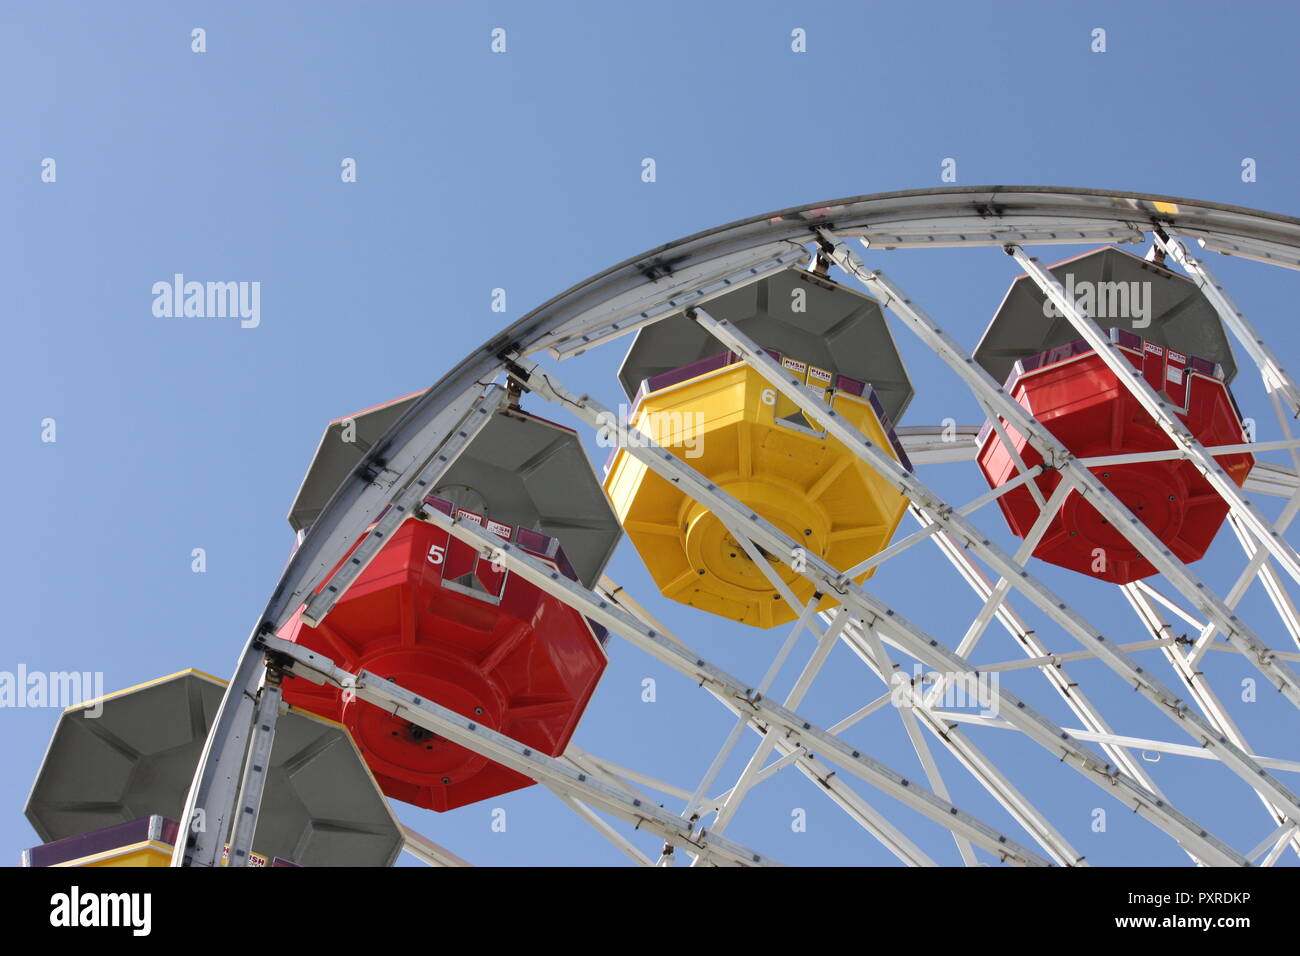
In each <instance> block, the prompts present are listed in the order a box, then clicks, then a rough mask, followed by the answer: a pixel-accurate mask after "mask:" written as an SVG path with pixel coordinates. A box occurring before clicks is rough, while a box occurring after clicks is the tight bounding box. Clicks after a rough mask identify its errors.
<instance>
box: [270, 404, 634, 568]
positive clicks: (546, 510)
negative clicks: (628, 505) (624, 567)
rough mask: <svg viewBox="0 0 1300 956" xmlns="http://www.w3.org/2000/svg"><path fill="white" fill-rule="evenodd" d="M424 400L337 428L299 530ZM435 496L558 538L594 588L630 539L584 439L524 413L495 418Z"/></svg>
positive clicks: (306, 489) (318, 463)
mask: <svg viewBox="0 0 1300 956" xmlns="http://www.w3.org/2000/svg"><path fill="white" fill-rule="evenodd" d="M420 394H421V393H417V394H415V395H408V396H406V397H405V398H400V399H396V400H394V401H392V402H387V403H385V404H383V405H378V406H375V407H374V408H371V409H367V410H366V411H364V412H359V413H357V414H356V415H352V416H349V417H348V418H341V419H338V420H337V421H333V422H330V424H329V425H328V426H327V427H326V429H325V434H324V435H323V436H322V437H321V441H320V445H319V446H318V447H317V449H316V455H315V457H314V458H313V459H312V463H311V465H310V467H309V468H308V469H307V474H306V476H305V477H304V478H303V481H302V485H301V487H300V488H299V489H298V494H297V497H296V498H295V499H294V502H293V506H292V507H291V508H290V510H289V524H290V525H291V526H292V527H293V529H294V530H295V531H299V530H303V529H305V528H307V527H309V526H310V525H311V523H312V522H313V521H315V520H316V517H317V516H318V515H319V514H320V512H321V509H322V508H324V507H325V503H326V502H327V501H328V500H329V498H330V495H332V494H333V493H334V490H335V489H336V488H337V487H338V486H339V485H340V484H341V483H342V482H343V480H344V479H345V478H346V477H347V476H348V475H349V474H350V473H351V471H352V469H353V468H354V467H355V466H356V464H357V462H359V461H360V460H361V458H362V457H363V456H364V455H365V453H366V451H367V450H368V449H369V448H370V447H371V445H373V444H374V443H375V442H376V441H378V440H379V439H380V438H381V437H383V435H384V433H385V432H386V431H387V430H388V428H389V427H390V426H391V425H392V424H393V423H394V422H395V421H397V419H399V418H400V417H401V416H402V415H403V414H404V413H405V412H406V409H407V408H409V407H410V406H411V405H412V404H413V403H414V402H415V401H416V400H417V399H418V398H419V397H420ZM349 421H351V422H352V423H353V425H354V428H355V434H354V435H353V438H354V440H353V441H350V442H349V441H344V440H343V438H344V428H345V427H346V426H347V423H348V422H349ZM434 494H437V495H440V496H441V497H444V498H449V499H451V500H452V501H454V502H455V503H456V504H457V505H458V506H460V507H462V508H468V509H469V510H471V511H474V512H476V513H485V515H484V516H485V517H488V518H492V519H494V520H496V521H502V522H505V523H506V524H510V525H515V526H516V527H525V528H532V529H534V530H537V531H541V532H542V533H544V534H549V535H551V536H553V537H555V538H558V539H559V541H560V545H561V546H562V547H563V548H564V553H565V554H566V555H567V556H568V559H569V562H570V563H571V564H572V565H573V569H574V571H575V572H576V573H577V575H578V579H579V580H580V581H581V582H582V583H583V584H585V585H586V586H588V587H591V586H592V585H594V584H595V583H596V581H597V580H598V579H599V578H600V575H601V573H602V572H603V571H604V569H605V565H606V564H608V562H609V559H610V557H611V556H612V555H613V553H614V549H615V547H616V546H617V545H618V542H619V539H620V537H621V536H622V533H623V531H622V528H621V527H620V526H619V523H618V519H617V518H616V517H615V515H614V510H613V508H611V507H610V504H609V499H608V498H606V497H605V492H604V489H603V488H602V487H601V484H600V481H599V480H598V479H597V478H596V473H595V470H594V469H593V468H592V465H591V460H590V459H589V458H588V457H587V453H586V451H585V450H584V449H583V447H582V442H581V440H580V439H579V438H578V436H577V435H576V434H575V433H574V432H573V431H572V430H571V429H568V428H564V427H563V426H560V425H556V424H555V423H553V422H549V421H546V420H545V419H541V418H537V417H536V416H534V415H530V414H528V413H527V412H523V411H521V410H519V409H518V408H504V409H502V410H500V411H498V412H496V413H495V414H494V415H493V416H492V420H491V421H490V422H489V423H488V424H487V425H486V426H485V427H484V428H483V430H482V431H481V432H480V433H479V434H478V436H477V437H476V438H475V439H474V441H473V442H472V443H471V444H470V446H469V448H467V449H466V450H465V451H464V452H463V453H462V454H461V456H460V457H459V458H457V460H456V461H455V462H454V463H453V464H452V466H451V468H450V469H449V470H448V472H447V474H446V475H445V476H443V480H442V482H441V483H440V484H439V485H438V486H437V487H436V488H435V489H434ZM485 503H486V504H485Z"/></svg>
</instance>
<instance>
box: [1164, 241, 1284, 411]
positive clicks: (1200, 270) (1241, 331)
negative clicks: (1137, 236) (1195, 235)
mask: <svg viewBox="0 0 1300 956" xmlns="http://www.w3.org/2000/svg"><path fill="white" fill-rule="evenodd" d="M1152 235H1153V238H1154V241H1155V243H1156V245H1157V246H1159V247H1160V248H1161V249H1162V250H1164V252H1165V253H1167V254H1168V255H1169V256H1170V257H1172V258H1173V260H1174V261H1175V262H1177V263H1178V264H1179V265H1180V266H1182V268H1183V271H1184V272H1186V273H1187V274H1188V276H1190V277H1191V279H1192V281H1193V282H1195V283H1196V285H1197V286H1198V287H1199V288H1200V290H1201V291H1202V292H1204V293H1205V297H1206V298H1207V299H1209V300H1210V304H1211V305H1213V306H1214V310H1215V311H1216V312H1218V313H1219V318H1220V319H1222V320H1223V324H1224V325H1226V326H1227V327H1228V328H1229V329H1231V330H1232V334H1233V335H1235V336H1236V337H1237V341H1238V342H1240V343H1241V346H1242V348H1244V349H1245V350H1246V352H1247V353H1248V354H1249V355H1250V357H1251V358H1252V359H1254V360H1255V364H1256V365H1257V366H1259V371H1260V374H1261V375H1262V376H1263V377H1264V387H1265V388H1267V389H1268V390H1269V392H1275V391H1276V392H1280V393H1281V394H1282V395H1283V396H1284V397H1285V400H1286V403H1287V405H1289V406H1290V408H1291V415H1292V417H1296V416H1300V387H1297V386H1296V383H1295V380H1294V379H1292V378H1291V376H1290V375H1289V374H1288V373H1287V371H1286V369H1284V368H1283V367H1282V363H1281V362H1280V361H1278V358H1277V356H1276V355H1274V354H1273V351H1272V349H1270V348H1269V347H1268V346H1267V345H1265V344H1264V340H1263V339H1262V338H1261V337H1260V335H1259V333H1258V332H1256V331H1255V328H1254V326H1252V325H1251V324H1250V320H1249V319H1247V318H1246V314H1245V313H1244V312H1242V311H1241V309H1239V308H1237V304H1236V303H1235V302H1233V301H1232V299H1231V298H1230V297H1229V296H1228V292H1227V290H1226V289H1224V288H1223V286H1222V285H1220V284H1219V280H1218V279H1216V278H1215V277H1214V274H1213V273H1212V272H1211V271H1210V269H1209V267H1208V266H1207V265H1206V264H1205V263H1204V262H1202V261H1201V260H1200V259H1198V258H1196V257H1195V256H1193V255H1192V254H1191V253H1190V252H1188V251H1187V246H1186V245H1184V244H1183V242H1182V240H1180V239H1177V238H1174V237H1170V236H1168V235H1167V233H1165V232H1164V231H1163V230H1160V229H1156V230H1155V231H1154V232H1153V234H1152Z"/></svg>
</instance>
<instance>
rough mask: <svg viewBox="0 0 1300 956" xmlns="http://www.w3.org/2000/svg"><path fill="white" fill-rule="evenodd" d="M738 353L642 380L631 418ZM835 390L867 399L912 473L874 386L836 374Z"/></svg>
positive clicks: (609, 462) (774, 354)
mask: <svg viewBox="0 0 1300 956" xmlns="http://www.w3.org/2000/svg"><path fill="white" fill-rule="evenodd" d="M763 351H764V352H766V353H767V354H768V355H769V356H771V358H772V360H773V361H774V362H776V363H777V364H778V365H779V364H780V363H781V358H782V355H781V353H780V352H778V351H777V350H776V349H769V348H767V347H764V348H763ZM740 360H741V359H740V356H739V355H737V354H736V353H735V352H731V351H726V352H719V353H717V354H716V355H710V356H707V357H706V358H702V359H699V360H697V361H694V362H692V363H690V364H689V365H683V366H682V367H681V368H675V369H671V370H669V371H667V372H661V373H659V374H658V375H653V376H651V377H650V378H647V379H643V380H642V381H641V387H640V388H638V389H637V392H636V396H635V397H634V398H633V399H632V410H631V417H635V414H636V410H637V406H639V405H640V404H641V399H643V398H645V396H646V395H649V394H650V393H652V392H657V391H659V390H660V389H664V388H668V387H670V386H672V385H679V384H681V383H682V382H686V381H690V380H691V379H693V378H696V377H698V376H700V375H707V374H708V373H710V372H716V371H718V370H719V369H724V368H727V367H728V366H730V365H735V364H737V363H738V362H740ZM833 382H834V389H835V391H837V392H844V393H846V394H848V395H854V396H857V397H858V398H864V397H865V398H867V399H868V400H869V401H870V402H871V407H872V408H873V409H874V410H875V412H876V417H877V418H879V419H880V425H881V427H882V428H883V429H884V430H885V434H886V435H888V436H889V444H890V445H891V446H893V449H894V451H895V453H896V454H897V455H898V460H899V462H900V463H901V464H902V465H903V467H904V468H906V469H907V470H908V471H911V472H915V470H916V469H915V468H914V467H913V465H912V461H911V459H910V458H908V457H907V452H905V451H903V444H902V442H900V441H899V440H898V435H896V434H895V433H894V426H893V423H892V422H890V420H889V416H888V415H886V414H885V409H884V407H883V406H881V404H880V399H878V398H877V397H876V391H875V389H874V388H873V387H872V386H871V385H870V384H869V383H867V382H864V381H862V380H861V379H856V378H850V377H849V376H848V375H840V374H838V373H837V374H836V375H835V377H834V379H833ZM619 451H620V449H619V448H618V447H617V446H615V447H614V448H611V449H610V450H609V455H608V457H606V459H605V466H604V473H605V474H609V469H610V468H611V467H613V465H614V459H615V458H617V457H618V453H619Z"/></svg>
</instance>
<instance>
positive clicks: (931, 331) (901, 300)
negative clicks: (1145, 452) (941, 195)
mask: <svg viewBox="0 0 1300 956" xmlns="http://www.w3.org/2000/svg"><path fill="white" fill-rule="evenodd" d="M819 234H820V235H821V236H822V238H823V239H824V240H825V241H826V242H827V244H828V246H829V248H830V254H831V258H832V259H833V260H834V261H835V263H836V264H837V265H839V266H840V267H841V268H843V269H844V270H845V271H847V272H849V273H850V274H851V275H853V276H854V277H856V278H857V279H858V280H859V281H861V282H862V283H863V284H864V285H866V286H867V288H868V289H869V290H870V291H872V292H873V293H875V294H877V295H878V296H879V297H880V298H881V304H882V305H883V306H884V307H885V308H888V309H889V310H890V311H892V312H893V313H894V314H895V315H897V316H898V317H899V318H900V319H901V320H902V321H903V322H904V323H905V324H906V325H907V326H908V327H909V328H911V329H912V330H913V331H914V332H916V334H917V335H918V337H919V338H921V340H922V341H923V342H925V343H926V345H928V346H929V347H930V348H931V350H932V351H933V352H934V353H935V354H936V355H938V356H939V357H940V358H942V359H943V360H944V361H945V362H946V363H947V364H948V365H949V367H950V368H952V369H953V370H954V371H955V372H956V373H957V374H958V375H959V376H960V377H961V378H962V380H963V381H965V382H966V383H967V385H969V386H970V387H971V389H972V391H973V392H974V393H975V394H976V395H982V396H983V397H984V398H985V399H986V400H987V401H988V402H989V404H991V405H992V406H993V407H994V409H995V410H996V411H997V412H998V414H1000V415H1001V416H1002V417H1003V418H1004V419H1005V420H1006V421H1008V422H1009V423H1010V424H1012V425H1013V426H1014V427H1015V428H1016V430H1017V431H1019V432H1020V433H1021V434H1022V435H1024V436H1025V438H1026V440H1027V441H1029V442H1030V443H1031V444H1032V445H1033V446H1034V447H1035V449H1037V450H1038V452H1039V454H1041V455H1042V456H1043V459H1044V462H1045V463H1046V464H1048V465H1050V466H1051V467H1055V468H1057V469H1059V470H1060V471H1061V473H1062V478H1063V480H1064V479H1068V480H1070V481H1071V482H1072V483H1073V484H1074V486H1075V487H1076V489H1078V491H1079V493H1080V494H1082V495H1084V496H1085V497H1086V498H1087V500H1088V501H1089V503H1090V504H1092V505H1093V507H1095V508H1096V509H1097V510H1098V511H1100V512H1101V513H1102V515H1103V516H1104V517H1106V518H1107V519H1108V520H1109V521H1110V523H1111V524H1112V525H1114V527H1115V528H1116V529H1117V530H1118V531H1120V533H1122V534H1123V535H1124V536H1125V537H1126V538H1127V539H1128V540H1129V541H1130V542H1131V543H1132V544H1133V545H1134V546H1135V547H1136V548H1137V549H1138V550H1139V551H1140V552H1141V553H1142V554H1143V556H1144V557H1146V558H1147V560H1149V561H1150V562H1151V563H1152V564H1153V565H1154V566H1155V567H1156V569H1157V570H1159V571H1160V572H1161V573H1162V574H1163V575H1164V576H1165V578H1166V579H1167V580H1169V581H1170V582H1171V583H1172V584H1173V585H1174V586H1175V587H1177V588H1178V590H1179V591H1180V592H1182V594H1183V596H1184V597H1185V598H1186V599H1187V600H1188V601H1190V602H1192V603H1193V604H1194V605H1195V606H1196V607H1197V608H1198V609H1200V610H1201V611H1202V613H1204V614H1205V616H1206V619H1207V620H1212V621H1214V622H1216V623H1217V625H1218V627H1219V628H1220V629H1221V631H1222V632H1223V634H1224V635H1225V636H1226V637H1227V638H1228V640H1229V641H1231V642H1232V643H1234V644H1235V645H1237V646H1238V647H1239V648H1240V649H1241V650H1242V652H1243V654H1244V655H1245V656H1247V657H1248V659H1250V660H1251V661H1252V663H1253V664H1254V665H1255V666H1256V667H1258V668H1259V670H1260V671H1261V672H1262V673H1264V674H1265V675H1266V676H1267V677H1268V678H1269V680H1270V682H1271V683H1273V684H1274V685H1275V686H1277V687H1278V689H1279V690H1281V691H1282V693H1283V694H1285V695H1286V697H1287V699H1288V700H1289V701H1291V703H1292V704H1294V705H1295V706H1296V707H1300V678H1298V677H1297V676H1296V675H1295V673H1294V672H1292V671H1291V669H1290V668H1288V667H1286V666H1285V665H1283V664H1282V663H1281V662H1280V661H1279V660H1278V659H1277V658H1276V657H1275V656H1274V655H1272V654H1271V653H1270V652H1269V649H1268V647H1267V646H1266V645H1265V644H1264V642H1263V641H1261V640H1260V639H1259V637H1258V636H1257V635H1256V634H1255V633H1254V631H1253V630H1251V628H1250V627H1249V626H1248V625H1247V624H1246V623H1245V622H1244V621H1242V620H1241V619H1239V618H1238V617H1237V616H1236V615H1235V614H1233V613H1232V610H1231V609H1230V608H1229V607H1227V606H1226V605H1225V604H1224V603H1223V601H1222V600H1221V599H1219V597H1218V596H1217V595H1216V594H1215V593H1214V591H1213V590H1212V589H1210V588H1208V587H1206V586H1205V584H1204V583H1203V582H1201V581H1199V580H1198V579H1197V578H1196V576H1195V575H1194V574H1192V573H1191V572H1190V571H1189V570H1188V569H1187V567H1186V566H1185V565H1183V563H1182V562H1181V561H1179V560H1178V559H1177V558H1175V557H1174V556H1173V553H1172V552H1171V551H1170V550H1169V549H1168V548H1167V547H1165V546H1164V544H1163V542H1161V541H1160V540H1159V539H1158V538H1157V537H1156V536H1155V535H1154V534H1152V533H1151V531H1150V530H1149V529H1148V528H1147V527H1146V526H1145V525H1144V524H1142V522H1141V521H1139V520H1138V518H1137V517H1136V516H1135V515H1133V514H1132V513H1131V512H1130V511H1129V509H1128V508H1127V507H1125V506H1124V505H1123V504H1122V503H1121V502H1120V501H1119V500H1118V499H1117V498H1115V496H1114V495H1113V494H1111V492H1110V490H1109V489H1107V488H1106V486H1105V485H1103V484H1102V483H1101V481H1100V479H1099V478H1097V476H1095V475H1093V473H1092V472H1091V471H1089V470H1088V469H1087V468H1084V467H1083V466H1082V465H1080V464H1079V463H1078V461H1077V460H1076V459H1074V458H1073V457H1072V456H1071V455H1070V453H1069V452H1068V451H1067V450H1066V449H1065V448H1064V447H1063V446H1062V445H1061V444H1060V443H1059V442H1058V441H1057V440H1056V439H1055V438H1054V437H1053V436H1052V434H1051V433H1050V432H1049V431H1047V429H1045V428H1043V427H1042V426H1041V425H1040V424H1039V423H1038V421H1037V420H1036V419H1035V418H1034V417H1033V416H1032V415H1031V414H1029V412H1028V411H1027V410H1026V409H1025V408H1023V407H1022V406H1021V405H1020V403H1019V402H1016V401H1015V400H1014V399H1012V398H1011V397H1010V396H1009V395H1008V394H1007V393H1006V391H1005V390H1004V389H1003V388H1002V387H1001V386H1000V385H998V384H997V383H996V382H994V381H993V379H992V377H991V376H990V375H989V374H988V372H986V371H985V370H984V369H983V368H981V367H980V366H979V365H977V364H976V363H975V361H974V359H972V358H971V356H970V355H969V353H967V352H966V351H965V350H964V349H963V348H962V347H961V346H960V345H958V344H957V342H956V341H954V340H953V338H952V337H951V336H950V335H948V334H947V333H946V332H945V331H944V330H943V329H942V328H941V327H940V326H938V325H937V324H936V323H935V322H934V320H933V319H931V318H930V317H929V316H928V315H926V314H925V313H924V312H922V311H921V310H920V309H919V308H918V307H917V306H916V305H915V304H914V303H913V302H912V301H911V300H910V299H909V298H907V296H906V295H905V294H904V293H903V291H902V290H901V289H899V288H898V286H896V285H895V284H894V283H893V282H891V281H890V280H889V279H888V278H887V277H886V276H885V275H884V274H883V273H881V272H879V271H875V272H871V271H869V270H867V268H866V267H865V266H864V265H863V264H862V260H861V259H860V258H859V257H858V256H857V255H856V254H854V253H853V252H852V250H850V249H849V248H848V247H847V246H846V245H845V244H844V243H843V242H842V241H841V240H839V238H838V237H836V236H835V235H834V234H833V233H831V232H830V231H829V230H826V229H821V230H819ZM765 355H766V353H765ZM962 537H966V536H965V535H963V536H962ZM982 540H983V539H982V538H978V537H977V538H976V539H974V540H973V541H972V547H974V544H975V542H976V541H982ZM1013 580H1014V579H1013ZM1025 583H1026V584H1027V585H1030V589H1029V590H1027V591H1026V593H1027V594H1029V595H1030V597H1031V600H1034V602H1035V603H1037V604H1039V606H1040V607H1043V608H1044V610H1047V611H1048V613H1049V614H1052V616H1053V617H1054V618H1055V619H1056V620H1057V621H1058V622H1060V623H1061V624H1062V626H1064V627H1065V628H1066V630H1067V631H1069V632H1070V633H1072V634H1074V635H1075V636H1076V637H1079V638H1081V639H1082V641H1083V643H1084V645H1085V646H1093V647H1094V648H1096V649H1098V650H1099V651H1100V652H1101V653H1100V655H1099V656H1100V657H1101V658H1102V659H1104V660H1108V662H1111V663H1112V666H1114V664H1116V663H1120V662H1119V661H1117V660H1116V661H1112V660H1111V655H1110V654H1109V650H1110V648H1109V647H1105V646H1102V644H1101V642H1104V635H1101V634H1095V633H1092V632H1090V631H1089V629H1087V628H1086V627H1084V628H1082V629H1080V627H1079V626H1078V625H1079V624H1080V623H1081V622H1080V621H1079V620H1078V619H1077V618H1075V617H1074V615H1073V614H1072V613H1067V614H1066V615H1065V619H1062V617H1061V616H1059V615H1056V614H1054V613H1053V609H1054V608H1055V607H1056V606H1057V605H1058V604H1059V605H1061V607H1060V609H1061V610H1062V611H1064V607H1063V604H1064V602H1057V601H1053V600H1051V599H1050V598H1049V599H1048V601H1047V602H1044V601H1043V600H1042V599H1041V598H1042V595H1041V594H1035V593H1034V592H1035V591H1038V588H1037V587H1035V586H1034V585H1035V584H1036V582H1033V581H1032V578H1029V577H1027V578H1026V581H1025ZM1134 683H1135V686H1137V687H1139V688H1142V687H1143V686H1144V680H1143V679H1142V678H1140V677H1139V679H1138V680H1137V681H1135V682H1134ZM1161 703H1162V706H1163V707H1168V708H1170V709H1171V713H1176V712H1177V711H1178V710H1179V709H1180V708H1184V709H1185V706H1186V705H1185V704H1182V703H1181V702H1179V701H1178V700H1177V699H1174V698H1169V699H1163V700H1162V701H1161ZM1210 739H1213V738H1210ZM1245 772H1246V773H1251V772H1253V771H1250V770H1246V771H1245ZM1291 802H1292V803H1294V801H1291Z"/></svg>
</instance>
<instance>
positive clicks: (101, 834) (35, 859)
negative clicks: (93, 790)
mask: <svg viewBox="0 0 1300 956" xmlns="http://www.w3.org/2000/svg"><path fill="white" fill-rule="evenodd" d="M179 829H180V825H179V824H178V823H177V822H176V821H175V820H170V819H168V818H167V817H163V816H159V815H157V814H155V815H154V816H151V817H141V818H140V819H139V820H132V821H131V822H129V823H118V824H115V825H114V826H111V827H104V828H103V829H102V830H92V831H91V832H90V833H83V834H81V835H80V836H73V837H65V838H64V839H62V840H55V841H54V842H53V843H45V844H42V845H41V846H34V847H32V848H31V849H30V850H28V851H27V852H26V853H24V854H23V864H24V865H25V866H55V865H56V864H59V863H67V862H69V861H70V860H80V859H81V858H82V857H87V856H93V855H94V854H96V853H106V852H108V851H109V850H120V849H122V848H123V847H128V846H132V845H134V844H136V843H144V842H145V841H146V840H155V841H157V842H159V843H166V844H167V845H169V846H175V845H176V833H177V831H178V830H179Z"/></svg>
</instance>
